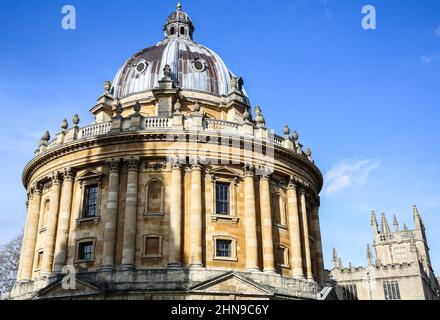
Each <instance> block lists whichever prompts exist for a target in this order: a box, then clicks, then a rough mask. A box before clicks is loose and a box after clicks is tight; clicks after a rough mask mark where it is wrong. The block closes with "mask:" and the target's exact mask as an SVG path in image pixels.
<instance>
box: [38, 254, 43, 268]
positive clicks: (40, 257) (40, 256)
mask: <svg viewBox="0 0 440 320" xmlns="http://www.w3.org/2000/svg"><path fill="white" fill-rule="evenodd" d="M42 263H43V251H40V252H38V255H37V270H41V265H42Z"/></svg>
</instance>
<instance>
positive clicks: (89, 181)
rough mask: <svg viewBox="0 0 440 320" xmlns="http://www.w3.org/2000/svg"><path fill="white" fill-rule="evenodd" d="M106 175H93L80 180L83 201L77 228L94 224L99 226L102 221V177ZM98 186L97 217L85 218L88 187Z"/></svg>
mask: <svg viewBox="0 0 440 320" xmlns="http://www.w3.org/2000/svg"><path fill="white" fill-rule="evenodd" d="M103 175H104V174H93V175H86V176H84V177H80V178H78V182H79V186H80V188H81V201H80V208H79V216H78V219H76V224H77V226H80V225H81V224H83V223H89V222H93V223H95V224H99V222H100V220H101V195H102V194H101V193H102V187H101V185H102V177H103ZM93 185H96V186H97V187H98V193H97V194H96V199H97V201H96V215H95V216H94V217H85V210H86V206H85V202H86V198H87V197H86V190H87V187H88V186H93Z"/></svg>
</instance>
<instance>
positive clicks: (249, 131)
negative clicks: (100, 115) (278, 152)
mask: <svg viewBox="0 0 440 320" xmlns="http://www.w3.org/2000/svg"><path fill="white" fill-rule="evenodd" d="M180 117H181V119H182V120H181V122H180V123H179V122H178V123H177V124H176V121H175V119H174V118H173V117H141V116H140V115H139V116H138V119H137V120H136V121H139V119H142V120H141V121H139V122H138V123H139V124H140V125H138V126H133V123H134V121H135V120H134V119H133V117H126V118H120V119H119V121H120V128H121V129H120V130H119V131H122V132H124V131H133V130H135V131H151V130H164V129H165V130H167V129H169V130H174V129H176V130H182V129H183V130H185V131H188V130H191V129H194V127H193V122H192V121H187V120H191V119H192V116H187V117H185V116H182V115H180ZM202 123H203V125H202V126H201V127H197V130H199V131H202V132H206V133H208V134H211V133H217V134H218V133H224V134H228V135H231V134H232V135H240V136H246V137H250V138H254V139H257V140H265V141H268V142H270V143H273V144H274V145H275V146H277V147H281V148H285V149H289V150H292V151H294V152H295V153H297V154H301V155H303V156H305V157H306V158H307V159H308V160H309V161H311V162H313V160H312V159H311V156H310V155H307V154H306V153H305V152H304V151H303V150H302V148H301V147H302V146H301V144H299V142H298V141H297V140H295V137H293V138H292V137H290V136H285V137H281V136H278V135H276V134H273V133H272V132H271V131H270V130H269V129H267V128H264V127H258V126H256V125H255V124H253V123H251V122H243V123H237V122H230V121H224V120H216V119H207V118H204V119H203V121H202ZM114 127H115V120H114V119H113V120H112V121H107V122H101V123H96V124H92V125H89V126H87V127H84V128H77V127H74V128H71V129H68V130H65V131H63V132H62V133H59V134H58V135H57V139H54V140H52V141H50V142H47V146H45V147H40V148H39V149H38V150H37V151H36V154H37V155H38V154H40V153H42V152H45V151H46V150H50V149H53V148H55V147H58V146H60V145H63V144H65V143H69V142H73V141H76V140H81V139H87V138H91V137H98V136H103V135H106V134H110V133H113V129H114ZM60 136H61V138H60Z"/></svg>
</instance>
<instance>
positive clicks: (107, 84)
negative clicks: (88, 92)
mask: <svg viewBox="0 0 440 320" xmlns="http://www.w3.org/2000/svg"><path fill="white" fill-rule="evenodd" d="M111 88H112V82H111V81H110V80H107V81H105V82H104V91H105V93H106V94H108V93H110V89H111Z"/></svg>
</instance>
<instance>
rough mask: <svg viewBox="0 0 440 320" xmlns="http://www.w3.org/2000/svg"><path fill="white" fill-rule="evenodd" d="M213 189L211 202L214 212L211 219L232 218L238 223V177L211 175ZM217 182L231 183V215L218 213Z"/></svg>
mask: <svg viewBox="0 0 440 320" xmlns="http://www.w3.org/2000/svg"><path fill="white" fill-rule="evenodd" d="M211 183H212V191H211V203H212V212H213V213H212V214H211V221H212V222H217V221H218V220H231V221H232V223H233V224H237V223H238V222H239V221H240V218H239V217H238V212H237V184H238V178H237V177H217V176H215V175H213V174H212V175H211ZM217 183H225V184H229V186H230V187H229V196H230V200H229V215H225V214H217V213H216V210H217V205H216V202H217V199H216V193H217V192H216V185H217Z"/></svg>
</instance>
